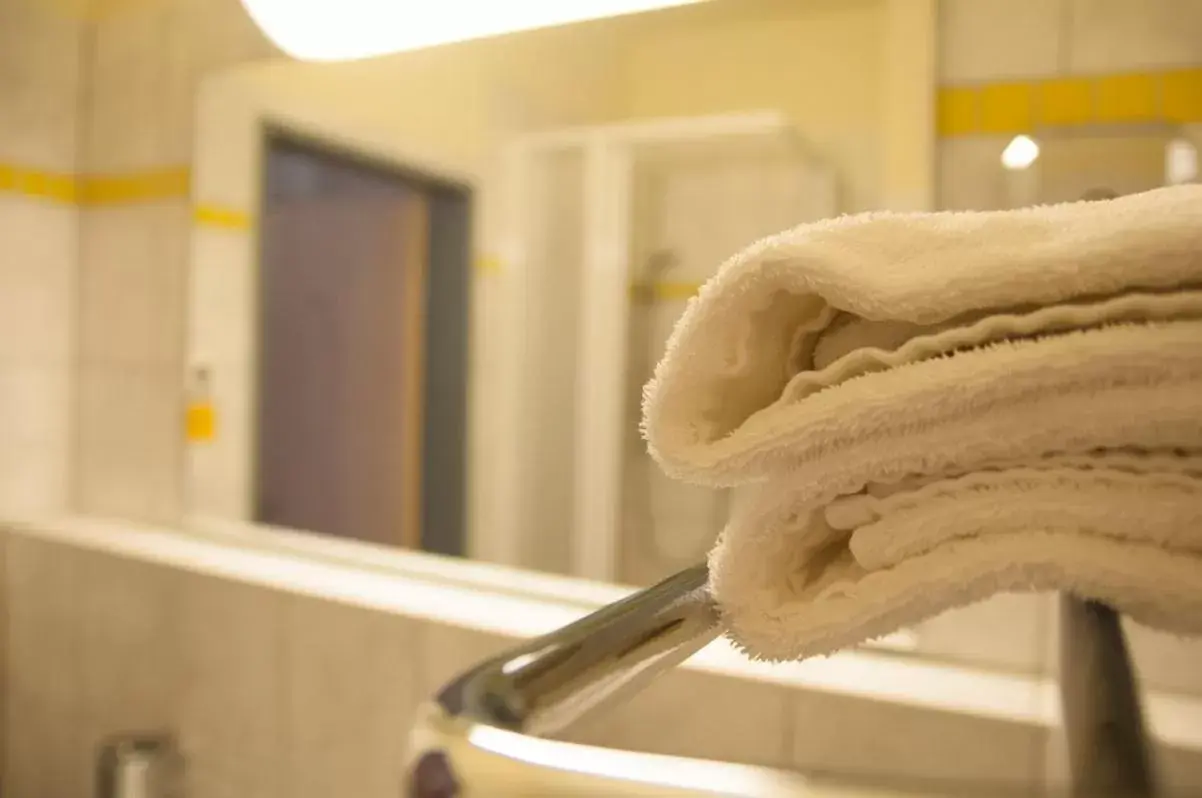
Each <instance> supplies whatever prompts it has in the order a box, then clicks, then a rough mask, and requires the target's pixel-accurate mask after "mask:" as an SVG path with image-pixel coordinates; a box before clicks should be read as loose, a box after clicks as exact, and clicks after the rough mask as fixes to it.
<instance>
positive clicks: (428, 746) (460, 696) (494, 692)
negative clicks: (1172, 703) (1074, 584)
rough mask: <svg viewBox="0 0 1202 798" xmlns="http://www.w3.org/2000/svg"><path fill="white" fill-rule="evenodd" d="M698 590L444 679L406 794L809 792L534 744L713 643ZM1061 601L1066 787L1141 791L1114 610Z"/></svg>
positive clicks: (669, 584)
mask: <svg viewBox="0 0 1202 798" xmlns="http://www.w3.org/2000/svg"><path fill="white" fill-rule="evenodd" d="M706 583H707V572H706V569H705V567H704V566H697V567H693V568H690V569H688V570H685V571H682V572H680V573H678V574H676V575H675V576H672V577H670V578H669V579H667V580H665V581H663V582H661V583H659V584H657V585H655V586H653V587H650V588H647V589H646V590H643V591H641V592H639V593H636V594H634V595H632V596H630V597H628V598H626V599H623V600H622V601H619V602H616V603H614V604H611V605H609V606H607V607H604V608H602V609H600V610H598V611H597V612H595V613H593V614H591V615H589V616H587V617H585V618H583V619H581V620H579V621H577V622H575V623H573V624H570V625H568V626H565V627H563V628H562V629H559V630H557V631H555V632H552V633H550V634H548V635H545V636H543V637H539V638H537V639H534V640H531V641H529V642H527V643H524V644H522V645H520V646H517V647H515V648H513V649H511V650H509V651H507V652H505V653H503V654H501V655H500V656H497V657H494V658H492V659H489V660H487V661H485V662H482V663H480V664H478V665H476V666H475V667H473V668H471V669H470V670H468V671H467V672H466V673H464V674H462V675H461V676H459V677H457V678H456V679H454V680H453V681H451V682H450V683H449V684H447V685H446V686H445V687H443V688H442V689H441V690H440V691H439V692H438V694H437V696H435V697H434V698H433V700H432V701H431V702H430V703H429V705H428V706H427V707H426V708H425V710H424V711H423V713H422V714H421V717H420V718H419V721H418V723H417V725H416V727H415V729H414V735H413V750H412V752H411V760H410V767H409V775H408V778H409V784H408V795H409V796H410V798H461V796H462V797H466V796H476V795H488V796H509V795H514V796H518V795H521V796H543V795H545V796H570V795H615V796H620V795H629V796H636V795H637V796H656V795H664V796H667V795H743V796H753V795H754V796H774V797H775V796H782V797H783V796H796V795H806V794H810V793H809V792H808V791H807V790H806V785H807V783H808V782H807V780H806V779H805V778H804V777H802V776H800V775H793V774H786V773H782V772H778V771H771V770H768V769H764V768H755V767H747V766H741V765H731V764H726V763H717V762H708V761H701V760H677V759H674V758H671V757H658V756H650V755H641V754H633V753H631V752H623V751H611V750H609V749H598V748H589V747H586V746H578V745H573V744H569V743H561V742H556V741H551V740H544V739H542V738H544V737H546V736H548V735H553V734H556V733H558V732H560V731H562V730H564V729H565V728H567V727H568V726H569V725H571V724H572V723H574V722H575V721H577V720H579V719H580V718H581V717H583V716H584V715H585V714H587V713H589V712H592V711H594V710H597V709H601V708H604V707H605V706H606V705H612V704H613V703H614V702H617V701H620V700H621V699H623V698H624V697H627V696H629V695H631V694H632V692H634V691H636V690H637V689H639V688H640V687H642V686H644V685H646V684H647V683H648V682H649V681H650V680H652V679H654V678H655V677H656V676H658V675H660V674H662V673H664V672H665V671H667V670H668V669H670V668H672V667H674V666H676V665H678V664H679V663H681V662H683V661H684V660H685V659H687V658H688V657H689V656H690V655H692V654H693V653H695V652H696V651H698V650H700V649H701V648H702V647H704V646H705V645H706V644H708V643H709V642H710V641H712V640H714V639H715V638H716V637H718V636H719V634H720V633H721V624H720V619H719V614H718V610H717V608H716V606H715V604H714V601H713V599H712V597H711V596H710V594H709V591H708V589H707V587H706ZM1062 604H1063V607H1064V613H1063V623H1062V625H1061V640H1062V655H1061V657H1062V660H1061V672H1062V678H1063V680H1064V683H1063V688H1062V693H1063V695H1064V709H1065V712H1064V718H1065V726H1066V731H1067V733H1068V737H1069V750H1070V761H1071V766H1072V773H1073V783H1074V785H1076V788H1077V792H1078V794H1080V795H1090V796H1099V795H1108V796H1109V795H1123V796H1131V797H1134V796H1141V797H1142V796H1151V795H1153V794H1154V791H1153V779H1152V776H1151V767H1150V765H1149V762H1150V759H1149V754H1148V747H1147V744H1146V738H1145V734H1144V727H1143V721H1142V717H1141V715H1140V709H1139V701H1138V698H1137V694H1136V688H1135V681H1134V677H1133V674H1132V672H1131V668H1130V664H1129V661H1128V658H1127V650H1126V645H1125V641H1124V639H1123V633H1122V629H1121V626H1120V625H1119V619H1118V616H1117V614H1116V613H1114V612H1113V611H1112V610H1109V609H1108V608H1105V607H1101V606H1099V605H1096V604H1093V603H1089V602H1085V601H1082V600H1079V599H1076V598H1073V597H1069V596H1066V597H1064V598H1063V600H1062ZM649 720H650V719H649ZM832 789H833V788H830V787H829V786H828V787H827V791H826V793H824V794H831V790H832ZM856 794H857V795H863V794H864V793H863V792H858V793H856Z"/></svg>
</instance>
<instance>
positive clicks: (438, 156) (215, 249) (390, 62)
mask: <svg viewBox="0 0 1202 798" xmlns="http://www.w3.org/2000/svg"><path fill="white" fill-rule="evenodd" d="M934 8H935V6H934V5H932V4H911V3H908V2H899V3H894V2H881V1H880V0H852V1H851V2H848V1H847V0H842V1H841V2H836V0H709V1H708V2H700V3H691V4H684V5H680V6H678V7H674V8H669V9H665V10H661V11H655V12H648V13H643V14H633V15H630V16H625V17H621V18H613V19H604V20H599V21H593V22H586V23H580V24H572V25H565V26H561V27H556V28H549V29H544V30H537V31H528V32H522V33H515V34H510V35H504V36H498V37H493V38H487V39H480V40H476V41H469V42H462V43H458V44H450V45H443V46H438V47H432V48H427V49H422V50H414V51H410V52H405V53H400V54H395V55H390V56H383V57H378V58H369V59H364V60H358V61H350V62H341V63H305V62H299V61H295V60H291V59H288V58H285V57H283V56H282V55H279V56H277V57H275V58H271V59H262V58H259V59H257V60H243V61H240V62H236V63H234V64H233V65H232V66H230V67H229V68H227V69H222V70H219V71H213V72H209V73H207V74H206V75H205V76H204V77H203V79H202V80H201V81H200V83H199V86H198V93H197V96H196V98H195V112H194V116H195V123H194V128H195V136H194V140H193V152H192V159H191V175H190V178H191V179H190V188H189V190H190V192H191V204H192V219H191V230H190V254H189V258H190V267H189V271H188V290H187V291H186V296H187V303H188V304H187V308H186V315H187V317H188V329H187V339H186V345H185V349H186V351H185V356H184V373H183V375H182V376H183V382H182V392H183V394H184V397H183V398H184V401H185V404H186V408H185V414H186V421H187V423H186V431H187V438H188V440H187V441H186V444H185V446H184V451H183V455H182V458H181V461H182V463H183V468H184V478H183V479H182V485H183V491H182V492H183V497H182V503H183V505H184V512H185V514H186V515H187V516H188V517H189V518H190V519H191V523H193V524H194V525H201V524H210V522H212V521H214V520H220V521H231V522H238V523H249V524H252V525H271V526H276V527H287V528H291V529H299V530H303V531H305V532H307V533H311V535H310V539H311V542H313V545H314V546H315V547H316V546H317V542H325V543H331V542H336V543H338V544H339V548H338V551H339V552H346V551H349V550H350V549H355V547H356V546H358V547H359V548H358V549H355V550H356V551H358V552H359V554H358V555H356V557H357V559H358V561H362V562H365V563H367V564H370V565H377V564H379V563H381V562H384V561H386V560H387V559H388V558H389V557H391V556H397V553H398V552H404V551H425V552H434V553H439V554H445V555H450V556H451V557H453V558H463V559H467V560H475V561H483V562H487V563H496V564H500V565H504V566H510V567H512V568H515V569H520V571H540V572H546V573H552V574H559V575H567V576H572V577H579V578H583V579H587V580H592V581H595V582H601V583H615V582H616V583H620V584H625V585H636V586H637V585H646V584H649V583H651V582H653V581H655V580H658V579H659V578H662V577H664V576H666V575H668V574H671V573H673V572H676V571H678V570H680V569H682V568H684V567H687V566H689V565H692V564H694V563H697V562H699V561H701V560H702V559H703V558H704V556H705V553H706V552H707V550H708V549H709V548H710V546H711V544H712V542H713V541H714V538H715V536H716V535H717V534H718V533H719V531H720V529H721V527H722V525H723V523H724V521H725V518H726V516H727V513H728V512H729V509H730V506H731V503H732V502H737V501H738V499H739V497H738V496H728V495H726V494H725V493H723V492H720V491H711V490H708V489H702V488H697V487H693V486H688V485H683V484H678V483H675V482H673V481H671V480H668V479H666V478H665V477H663V476H662V475H661V474H660V472H659V470H658V468H657V467H656V466H655V464H654V463H653V462H652V461H651V459H650V458H649V457H648V455H647V454H646V452H645V450H644V447H643V444H642V441H641V438H640V435H639V431H638V419H639V415H640V408H639V404H640V391H641V388H642V386H643V384H645V382H646V381H647V380H648V379H649V378H650V377H651V376H652V371H653V368H654V365H655V363H656V362H657V360H658V359H659V357H660V355H661V353H662V351H663V348H664V345H665V342H666V339H667V336H668V334H669V331H670V330H671V328H672V326H673V324H674V323H675V321H676V320H677V318H679V316H680V314H681V313H682V312H683V310H684V308H685V306H686V304H687V302H688V299H689V298H690V297H691V296H692V295H693V294H694V293H695V292H696V290H697V289H698V287H699V285H700V284H701V283H703V282H704V281H705V280H706V279H708V278H709V277H710V276H711V275H713V274H714V273H715V271H716V270H717V269H718V267H719V266H720V264H721V263H722V262H723V261H724V260H725V259H726V258H727V257H729V256H730V255H732V254H734V253H735V252H737V251H738V250H740V249H741V248H743V247H744V246H746V245H747V244H748V243H750V242H751V241H753V240H755V239H757V238H759V237H761V236H763V235H766V234H770V233H774V232H778V231H780V230H782V229H785V228H788V227H791V226H793V225H796V224H799V223H803V222H808V221H814V220H818V219H823V218H827V217H830V216H834V215H838V214H842V213H848V212H858V211H865V210H873V209H882V208H887V209H895V210H930V209H936V208H953V209H957V208H974V209H993V208H1003V207H1012V206H1016V205H1024V204H1030V203H1032V202H1047V201H1057V200H1061V199H1070V198H1074V197H1076V196H1078V195H1079V194H1080V193H1082V192H1083V191H1085V190H1086V189H1088V188H1092V187H1095V184H1096V185H1097V186H1100V187H1105V188H1110V189H1111V190H1114V191H1120V192H1125V191H1134V190H1140V189H1141V188H1145V187H1151V186H1153V185H1158V184H1160V182H1163V181H1164V180H1167V179H1168V177H1167V172H1166V169H1167V165H1166V164H1167V160H1166V158H1168V155H1167V154H1166V153H1167V152H1168V150H1169V149H1172V148H1173V147H1174V146H1177V145H1176V144H1174V142H1179V141H1180V140H1182V139H1185V140H1189V141H1192V132H1191V129H1189V128H1187V127H1182V126H1181V125H1178V124H1176V123H1168V122H1164V121H1163V120H1161V121H1156V120H1152V121H1151V122H1149V121H1148V120H1146V119H1141V120H1136V121H1133V122H1132V121H1129V120H1128V121H1123V120H1120V121H1119V122H1115V123H1112V122H1110V121H1107V120H1102V121H1100V122H1097V123H1095V121H1096V120H1091V119H1087V120H1085V121H1086V122H1088V124H1085V123H1081V124H1078V122H1079V121H1080V120H1072V119H1070V120H1067V121H1066V120H1060V121H1059V122H1056V123H1055V124H1053V123H1052V121H1049V120H1046V119H1042V118H1039V117H1038V114H1039V113H1044V111H1046V109H1047V108H1048V107H1050V106H1047V105H1046V104H1040V102H1041V101H1039V99H1038V98H1039V97H1041V96H1042V94H1040V92H1042V91H1044V89H1045V88H1046V87H1045V86H1044V85H1043V83H1042V82H1041V81H1040V80H1032V81H1031V82H1030V83H1029V85H1028V84H1023V86H1021V87H1020V88H1021V89H1022V91H1023V92H1025V94H1023V96H1022V97H1020V98H1019V100H1022V101H1023V102H1026V101H1027V100H1029V101H1030V102H1029V105H1030V108H1033V109H1035V111H1031V110H1030V108H1028V109H1027V110H1023V108H1025V106H1022V103H1016V101H1014V97H1015V96H1017V95H1014V90H1013V89H1008V90H1007V91H1009V92H1010V93H1009V94H1007V93H1006V92H1001V93H999V92H1000V90H998V89H996V87H994V86H993V85H992V84H991V83H989V82H988V81H986V82H985V83H982V80H983V79H982V78H981V76H980V75H979V74H977V73H976V72H974V71H973V69H974V68H975V66H974V64H975V62H973V63H969V62H965V61H964V57H965V54H964V53H958V52H954V51H953V50H954V47H952V45H951V44H947V43H948V42H953V43H954V42H955V41H957V40H958V39H957V38H956V37H957V36H958V35H959V34H957V33H956V32H955V31H956V30H958V28H957V27H956V26H957V25H960V24H961V22H962V21H963V20H959V18H958V17H956V16H955V15H954V14H953V15H951V16H948V15H942V16H940V15H939V14H937V13H936V11H935V10H934ZM923 9H926V11H925V12H924V11H923ZM924 13H925V14H926V16H923V14H924ZM937 33H938V37H942V38H938V37H937ZM924 37H925V38H924ZM948 48H952V49H951V50H949V49H948ZM936 52H938V53H939V54H940V58H939V59H933V58H932V54H933V53H936ZM970 67H971V68H970ZM991 74H992V73H991ZM1174 79H1175V78H1174ZM1109 80H1110V78H1108V77H1106V76H1105V75H1101V76H1091V77H1088V78H1081V79H1080V81H1077V82H1081V83H1082V85H1083V86H1085V89H1084V90H1085V91H1087V93H1088V92H1094V93H1095V94H1098V96H1102V94H1101V93H1100V92H1102V90H1103V89H1105V88H1106V87H1107V86H1109V85H1110V84H1109V83H1108V82H1107V81H1109ZM1156 80H1160V78H1156ZM1164 80H1168V78H1167V77H1166V78H1164ZM1091 81H1092V82H1091ZM1094 83H1097V84H1098V86H1094ZM1005 85H1006V86H1010V85H1011V84H1009V83H1006V84H1005ZM1073 85H1074V86H1075V85H1076V84H1075V83H1074V84H1073ZM1124 85H1125V84H1124ZM1156 85H1159V84H1156ZM1056 86H1057V87H1060V83H1059V82H1057V83H1056ZM1099 87H1101V88H1099ZM1070 88H1071V87H1070ZM1095 89H1097V91H1096V92H1095ZM1012 95H1014V96H1012ZM1028 95H1029V96H1028ZM1090 96H1093V95H1090ZM999 97H1001V98H1002V99H1007V98H1009V99H1007V102H1008V103H1009V104H1007V105H1005V107H1004V108H1003V109H1002V110H1004V111H1007V112H1008V113H1011V112H1014V113H1018V112H1021V113H1018V117H1016V118H1014V119H1011V118H1010V117H1007V116H1005V115H1004V114H1000V115H999V113H1000V112H995V110H996V109H995V110H989V107H988V106H989V103H990V102H993V101H994V100H996V99H997V98H999ZM1023 98H1026V99H1023ZM961 106H963V108H962V107H961ZM1020 106H1021V107H1020ZM964 108H967V109H968V110H967V112H964V113H961V111H963V109H964ZM1016 108H1018V112H1015V109H1016ZM1039 109H1044V110H1039ZM1125 109H1126V107H1125V106H1124V107H1123V108H1120V109H1119V111H1123V112H1124V113H1126V112H1127V110H1125ZM1094 110H1095V111H1097V112H1098V113H1101V112H1102V111H1106V112H1107V113H1111V112H1112V111H1113V109H1111V110H1107V109H1105V108H1101V107H1099V109H1094ZM1136 110H1139V109H1136ZM986 111H989V113H986ZM1036 111H1037V112H1038V113H1036ZM1140 112H1141V113H1143V112H1142V111H1140ZM1115 113H1117V112H1115ZM1166 113H1167V112H1166ZM932 119H934V120H935V124H932V122H931V120H932ZM999 120H1000V121H999ZM1053 121H1054V120H1053ZM1020 135H1021V136H1027V137H1028V138H1029V139H1030V140H1031V141H1030V143H1031V144H1033V145H1035V147H1036V151H1035V155H1034V157H1031V153H1030V152H1028V153H1027V157H1028V158H1029V162H1028V163H1027V165H1026V167H1027V168H1025V169H1014V168H1007V166H1006V165H1005V164H1003V161H1002V156H1003V153H1004V152H1006V151H1007V148H1008V147H1009V146H1010V145H1011V143H1012V142H1013V141H1014V140H1015V139H1016V138H1017V137H1018V136H1020ZM1166 148H1167V149H1166ZM1019 149H1020V152H1019V153H1018V154H1019V155H1022V152H1021V149H1022V148H1021V147H1020V148H1019ZM1029 149H1030V148H1029V147H1028V150H1029ZM1178 149H1180V147H1179V146H1178ZM1011 154H1012V155H1013V154H1014V153H1013V152H1012V153H1011ZM1187 155H1188V153H1187ZM1177 157H1178V161H1179V162H1180V161H1181V157H1182V156H1180V155H1178V156H1177ZM1019 160H1022V159H1019ZM1186 160H1188V158H1186ZM1012 161H1013V159H1012ZM348 547H350V548H348ZM520 571H519V572H520ZM515 573H517V572H515ZM514 579H515V580H516V581H520V577H514ZM1052 610H1053V608H1052V606H1051V604H1050V603H1049V602H1048V601H1047V600H1046V599H1045V598H1043V597H1034V596H1015V597H1000V598H998V599H995V600H994V601H992V602H989V603H988V604H986V605H983V606H980V607H974V608H970V609H968V610H964V611H961V612H953V613H948V614H946V615H945V616H943V617H941V618H939V619H936V620H935V621H932V622H930V623H928V624H924V625H923V626H922V627H921V628H920V629H917V630H913V632H914V634H913V636H912V637H911V638H910V643H911V644H912V645H911V648H917V649H918V650H920V651H922V652H923V653H927V654H931V655H935V656H939V657H946V658H951V659H956V660H967V661H971V662H973V663H976V664H984V665H988V666H990V667H1001V668H1005V669H1018V670H1024V671H1031V670H1042V669H1045V668H1046V667H1048V666H1049V665H1048V663H1049V662H1050V659H1049V657H1050V654H1049V651H1050V647H1049V646H1050V641H1051V639H1052V632H1053V628H1052V627H1053V621H1052Z"/></svg>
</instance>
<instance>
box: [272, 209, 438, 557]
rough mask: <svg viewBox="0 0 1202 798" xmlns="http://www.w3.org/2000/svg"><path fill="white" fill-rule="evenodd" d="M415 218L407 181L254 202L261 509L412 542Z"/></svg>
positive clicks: (416, 430) (420, 326) (419, 318)
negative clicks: (258, 239)
mask: <svg viewBox="0 0 1202 798" xmlns="http://www.w3.org/2000/svg"><path fill="white" fill-rule="evenodd" d="M427 217H428V212H427V203H426V200H425V198H424V196H423V195H421V194H420V193H419V192H416V191H410V190H405V191H400V190H398V191H394V192H378V193H374V194H370V195H367V196H362V197H346V196H314V197H304V198H301V199H296V200H291V201H288V202H282V203H278V204H277V205H275V206H274V207H270V208H269V209H268V211H267V213H266V214H265V218H264V219H263V225H262V252H263V257H262V282H261V295H260V309H261V324H260V335H261V337H260V342H261V348H260V363H259V374H260V379H259V394H260V395H259V424H258V444H259V445H258V463H257V465H258V480H257V481H258V497H257V498H258V502H257V505H258V507H257V509H258V519H259V520H261V521H263V522H266V523H272V524H278V525H281V526H288V527H293V528H300V529H307V530H312V531H316V532H323V533H327V534H331V535H338V536H343V537H351V538H357V539H361V540H369V541H375V542H380V543H391V544H399V545H403V546H409V547H415V548H416V547H419V546H420V540H421V461H422V420H423V407H422V405H423V401H422V397H423V393H424V392H423V382H424V372H425V364H424V362H423V360H424V356H423V353H424V352H425V341H424V330H425V281H426V267H427V261H428V255H427V249H428V241H427V228H428V218H427Z"/></svg>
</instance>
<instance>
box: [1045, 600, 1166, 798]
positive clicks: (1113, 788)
mask: <svg viewBox="0 0 1202 798" xmlns="http://www.w3.org/2000/svg"><path fill="white" fill-rule="evenodd" d="M1060 696H1061V702H1062V704H1063V708H1064V729H1065V734H1066V736H1067V738H1068V756H1069V765H1070V768H1071V772H1072V780H1073V794H1074V795H1075V796H1078V798H1086V797H1087V796H1088V798H1100V797H1101V796H1123V798H1152V797H1153V796H1155V795H1156V793H1157V791H1156V783H1155V774H1154V772H1153V765H1152V756H1151V752H1150V750H1149V746H1148V736H1147V733H1146V731H1145V728H1144V719H1143V712H1142V709H1141V706H1140V698H1139V691H1138V686H1137V684H1136V679H1135V674H1134V671H1133V669H1132V666H1131V657H1130V655H1129V653H1128V651H1127V641H1126V637H1125V636H1124V634H1123V628H1122V625H1121V623H1120V618H1119V615H1118V613H1117V612H1115V610H1114V609H1113V608H1111V607H1109V606H1107V605H1105V604H1101V603H1098V602H1094V601H1087V600H1083V599H1079V598H1077V597H1075V596H1070V595H1063V596H1061V598H1060Z"/></svg>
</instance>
